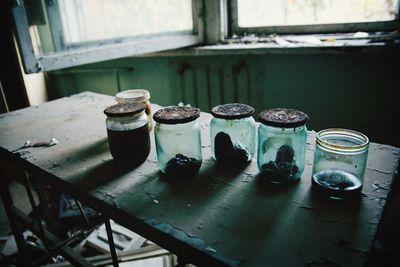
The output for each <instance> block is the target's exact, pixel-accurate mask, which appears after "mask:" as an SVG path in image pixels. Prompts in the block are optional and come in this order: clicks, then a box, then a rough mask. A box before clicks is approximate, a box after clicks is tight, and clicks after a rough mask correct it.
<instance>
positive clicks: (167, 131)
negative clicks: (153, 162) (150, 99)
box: [153, 106, 202, 177]
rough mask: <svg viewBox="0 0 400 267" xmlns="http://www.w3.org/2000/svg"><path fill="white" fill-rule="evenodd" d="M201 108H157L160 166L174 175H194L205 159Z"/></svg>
mask: <svg viewBox="0 0 400 267" xmlns="http://www.w3.org/2000/svg"><path fill="white" fill-rule="evenodd" d="M199 116H200V110H199V109H198V108H193V107H177V106H171V107H166V108H163V109H161V110H159V111H157V112H156V113H155V114H154V116H153V118H154V120H155V121H156V122H157V124H156V126H155V128H154V135H155V140H156V149H157V162H158V166H159V168H160V170H161V171H162V172H163V173H165V174H167V175H169V176H174V177H183V176H192V175H194V174H196V173H197V172H198V170H199V169H200V166H201V163H202V154H201V138H200V125H199V122H198V118H199Z"/></svg>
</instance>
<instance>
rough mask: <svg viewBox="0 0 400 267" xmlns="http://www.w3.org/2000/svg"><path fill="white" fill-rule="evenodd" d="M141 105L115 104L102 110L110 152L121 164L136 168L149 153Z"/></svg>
mask: <svg viewBox="0 0 400 267" xmlns="http://www.w3.org/2000/svg"><path fill="white" fill-rule="evenodd" d="M145 109H146V105H145V104H143V103H128V104H116V105H113V106H110V107H108V108H106V109H105V110H104V113H105V114H106V115H107V119H106V127H107V136H108V143H109V147H110V152H111V155H112V156H113V158H114V159H115V160H116V161H118V162H119V163H121V164H124V165H129V166H132V167H136V166H138V165H140V164H141V163H143V162H144V161H145V160H146V158H147V156H148V155H149V153H150V135H149V128H148V119H147V116H146V114H145V111H144V110H145Z"/></svg>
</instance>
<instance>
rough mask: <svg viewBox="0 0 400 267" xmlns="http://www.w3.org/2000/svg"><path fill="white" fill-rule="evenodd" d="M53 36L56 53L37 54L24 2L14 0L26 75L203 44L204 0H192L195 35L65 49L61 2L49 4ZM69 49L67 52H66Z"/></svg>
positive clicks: (190, 33)
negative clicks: (60, 14)
mask: <svg viewBox="0 0 400 267" xmlns="http://www.w3.org/2000/svg"><path fill="white" fill-rule="evenodd" d="M46 2H47V4H48V10H47V11H48V17H49V24H50V27H51V32H52V35H53V44H54V48H55V52H54V53H51V54H50V53H45V54H35V52H34V50H35V49H34V44H33V43H32V37H31V35H30V30H29V23H28V17H27V10H26V7H25V3H24V0H14V1H13V5H12V7H11V12H12V14H13V18H14V25H15V30H16V31H15V32H16V37H17V42H18V46H19V51H20V54H21V58H22V63H23V66H24V71H25V73H37V72H41V71H51V70H58V69H63V68H68V67H74V66H78V65H83V64H88V63H95V62H99V61H105V60H111V59H117V58H122V57H128V56H134V55H139V54H145V53H150V52H158V51H164V50H169V49H177V48H183V47H188V46H193V45H198V44H201V43H203V42H204V25H203V23H204V19H203V15H204V12H203V1H201V0H192V7H193V8H192V9H193V32H179V33H168V34H157V35H148V36H141V37H131V38H118V39H114V40H108V41H104V42H101V43H99V42H88V43H82V44H80V45H73V46H70V47H66V46H65V45H64V44H63V43H62V41H61V40H62V32H61V31H60V29H61V28H62V27H61V19H60V16H59V11H58V1H57V0H50V1H46ZM65 48H68V50H65Z"/></svg>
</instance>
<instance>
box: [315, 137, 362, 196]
mask: <svg viewBox="0 0 400 267" xmlns="http://www.w3.org/2000/svg"><path fill="white" fill-rule="evenodd" d="M368 144H369V140H368V137H366V136H365V135H364V134H362V133H359V132H356V131H352V130H346V129H326V130H322V131H320V132H318V134H317V140H316V145H315V152H314V164H313V172H312V185H313V189H315V190H316V191H318V192H320V193H323V194H325V195H326V196H328V197H329V198H333V199H343V198H350V197H353V196H359V195H360V192H361V189H362V185H363V180H364V172H365V167H366V164H367V157H368Z"/></svg>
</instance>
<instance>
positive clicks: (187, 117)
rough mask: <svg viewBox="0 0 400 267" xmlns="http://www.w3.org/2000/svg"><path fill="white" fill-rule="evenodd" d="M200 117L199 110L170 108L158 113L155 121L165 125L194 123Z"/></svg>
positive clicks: (155, 115) (154, 117)
mask: <svg viewBox="0 0 400 267" xmlns="http://www.w3.org/2000/svg"><path fill="white" fill-rule="evenodd" d="M198 117H200V109H198V108H194V107H178V106H170V107H166V108H163V109H160V110H159V111H157V112H156V113H155V114H154V116H153V119H154V120H155V121H156V122H159V123H164V124H179V123H186V122H191V121H194V120H195V119H197V118H198Z"/></svg>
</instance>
